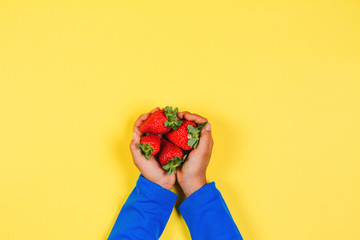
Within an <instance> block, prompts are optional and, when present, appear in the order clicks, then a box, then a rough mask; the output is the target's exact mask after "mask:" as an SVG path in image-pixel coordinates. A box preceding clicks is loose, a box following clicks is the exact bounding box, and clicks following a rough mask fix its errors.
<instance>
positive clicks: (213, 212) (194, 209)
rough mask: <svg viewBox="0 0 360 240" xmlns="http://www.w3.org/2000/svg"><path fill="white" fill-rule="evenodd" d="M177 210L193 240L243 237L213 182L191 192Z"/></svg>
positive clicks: (229, 239) (224, 239)
mask: <svg viewBox="0 0 360 240" xmlns="http://www.w3.org/2000/svg"><path fill="white" fill-rule="evenodd" d="M179 210H180V212H181V215H182V216H183V218H184V220H185V222H186V224H187V226H188V228H189V230H190V234H191V238H192V239H193V240H203V239H204V240H205V239H206V240H217V239H219V240H220V239H221V240H235V239H236V240H238V239H243V238H242V237H241V234H240V232H239V230H238V228H237V227H236V224H235V222H234V220H233V218H232V217H231V214H230V211H229V209H228V208H227V206H226V203H225V201H224V199H223V197H222V196H221V193H220V192H219V190H218V189H217V188H216V186H215V183H214V182H212V183H208V184H206V185H205V186H203V187H202V188H200V189H199V190H197V191H196V192H194V193H193V194H191V195H190V196H189V197H188V198H187V199H185V200H184V202H183V203H182V204H181V205H180V207H179Z"/></svg>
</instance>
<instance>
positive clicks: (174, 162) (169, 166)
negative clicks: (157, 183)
mask: <svg viewBox="0 0 360 240" xmlns="http://www.w3.org/2000/svg"><path fill="white" fill-rule="evenodd" d="M186 157H187V155H184V156H183V157H182V158H180V157H179V156H177V157H174V158H173V159H171V160H170V161H169V162H168V163H166V164H165V165H164V166H162V167H163V169H165V170H167V171H168V175H171V173H176V168H177V167H180V166H181V165H182V164H183V163H184V161H185V160H186Z"/></svg>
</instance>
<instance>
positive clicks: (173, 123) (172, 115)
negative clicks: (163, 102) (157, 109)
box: [164, 106, 182, 130]
mask: <svg viewBox="0 0 360 240" xmlns="http://www.w3.org/2000/svg"><path fill="white" fill-rule="evenodd" d="M164 112H165V116H166V118H167V120H166V121H165V123H164V126H165V127H169V128H172V129H174V130H177V129H178V128H179V127H180V125H181V124H182V121H181V120H176V117H177V114H178V108H175V109H174V110H173V108H172V107H169V106H166V107H165V109H164Z"/></svg>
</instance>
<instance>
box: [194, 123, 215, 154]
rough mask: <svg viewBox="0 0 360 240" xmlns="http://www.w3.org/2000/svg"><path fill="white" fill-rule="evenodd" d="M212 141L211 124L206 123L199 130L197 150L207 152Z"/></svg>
mask: <svg viewBox="0 0 360 240" xmlns="http://www.w3.org/2000/svg"><path fill="white" fill-rule="evenodd" d="M212 145H213V139H212V135H211V124H210V123H208V124H206V125H205V127H204V128H203V129H202V130H201V135H200V140H199V146H198V148H199V149H204V150H207V149H209V147H212Z"/></svg>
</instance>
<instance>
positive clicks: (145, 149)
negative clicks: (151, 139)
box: [137, 143, 154, 160]
mask: <svg viewBox="0 0 360 240" xmlns="http://www.w3.org/2000/svg"><path fill="white" fill-rule="evenodd" d="M137 149H141V153H142V154H143V155H144V156H145V158H146V159H147V160H149V159H150V157H151V153H152V152H153V151H154V149H153V147H152V146H151V145H150V144H148V143H147V144H143V143H139V144H138V145H137Z"/></svg>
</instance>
